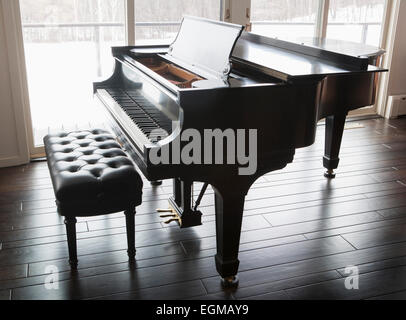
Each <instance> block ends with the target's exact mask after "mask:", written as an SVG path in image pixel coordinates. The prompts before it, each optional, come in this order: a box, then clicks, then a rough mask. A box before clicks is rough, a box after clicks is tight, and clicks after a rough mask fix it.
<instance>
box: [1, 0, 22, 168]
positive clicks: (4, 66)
mask: <svg viewBox="0 0 406 320" xmlns="http://www.w3.org/2000/svg"><path fill="white" fill-rule="evenodd" d="M11 2H14V1H10V2H9V3H11ZM4 4H5V1H4V0H1V1H0V167H7V166H15V165H19V164H23V163H26V162H28V161H29V151H28V146H27V139H26V130H25V124H24V112H23V106H22V103H21V101H22V99H21V97H18V95H19V92H20V91H19V83H18V82H16V80H18V72H19V70H16V68H13V66H15V65H16V64H15V62H16V61H15V60H16V56H15V55H14V56H11V53H12V52H15V48H13V47H12V44H13V41H14V40H15V39H13V38H14V37H13V33H11V34H6V30H8V26H7V23H9V22H10V21H11V20H13V17H10V16H8V17H7V16H6V12H5V11H6V10H5V9H7V8H5V5H4ZM6 6H7V3H6Z"/></svg>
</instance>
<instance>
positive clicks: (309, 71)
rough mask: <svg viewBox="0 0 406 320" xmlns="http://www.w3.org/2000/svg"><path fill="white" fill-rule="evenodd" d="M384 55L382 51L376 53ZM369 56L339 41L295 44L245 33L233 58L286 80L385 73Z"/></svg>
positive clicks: (235, 60) (237, 45)
mask: <svg viewBox="0 0 406 320" xmlns="http://www.w3.org/2000/svg"><path fill="white" fill-rule="evenodd" d="M376 54H381V52H376ZM369 60H370V59H369V56H368V55H366V54H365V52H363V53H362V54H361V55H356V54H354V50H353V49H351V48H348V47H347V48H346V49H343V48H342V47H341V48H339V44H338V42H336V43H334V44H332V43H324V44H320V43H318V44H315V43H314V42H313V43H311V44H310V43H305V42H301V43H294V42H288V41H283V40H279V39H274V38H268V37H264V36H260V35H257V34H253V33H248V32H244V33H243V35H242V36H241V37H240V38H239V40H238V42H237V44H236V46H235V49H234V51H233V55H232V61H234V62H236V63H244V64H247V65H250V66H251V67H253V68H255V69H258V70H259V71H261V72H263V73H266V74H268V75H271V76H273V77H276V78H278V79H282V80H285V81H288V80H295V79H300V78H308V77H316V78H319V77H322V76H328V75H342V74H352V73H363V72H382V71H385V70H384V69H380V68H377V67H375V66H371V65H369Z"/></svg>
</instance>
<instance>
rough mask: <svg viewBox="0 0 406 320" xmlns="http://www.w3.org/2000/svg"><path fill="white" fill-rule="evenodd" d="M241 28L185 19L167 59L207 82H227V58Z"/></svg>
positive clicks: (204, 20)
mask: <svg viewBox="0 0 406 320" xmlns="http://www.w3.org/2000/svg"><path fill="white" fill-rule="evenodd" d="M243 28H244V27H243V26H240V25H236V24H231V23H226V22H219V21H215V20H208V19H203V18H197V17H190V16H185V17H184V18H183V20H182V24H181V27H180V30H179V33H178V35H177V37H176V39H175V41H174V42H173V43H172V45H171V46H170V47H169V51H168V53H167V54H164V55H162V57H164V58H165V59H166V60H169V61H170V62H173V63H175V64H177V65H179V66H181V67H184V68H186V69H187V70H190V71H192V72H194V73H197V74H199V75H201V76H203V77H205V78H207V79H227V78H228V75H229V73H230V71H231V65H230V57H231V53H232V51H233V49H234V46H235V44H236V42H237V40H238V38H239V37H240V35H241V32H242V30H243Z"/></svg>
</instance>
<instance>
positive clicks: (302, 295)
mask: <svg viewBox="0 0 406 320" xmlns="http://www.w3.org/2000/svg"><path fill="white" fill-rule="evenodd" d="M404 290H406V267H399V268H392V269H386V270H382V271H376V272H370V273H367V274H362V275H360V276H359V289H358V290H348V289H346V287H345V279H337V280H331V281H326V282H323V283H319V284H314V285H309V286H304V287H298V288H293V289H288V290H286V291H285V292H286V293H287V294H288V295H289V296H290V297H291V298H292V299H306V300H308V299H318V300H320V299H368V298H370V297H375V296H380V295H385V294H389V293H393V292H396V291H404Z"/></svg>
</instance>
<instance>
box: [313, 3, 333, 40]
mask: <svg viewBox="0 0 406 320" xmlns="http://www.w3.org/2000/svg"><path fill="white" fill-rule="evenodd" d="M319 1H320V4H319V12H318V15H317V21H316V29H315V34H314V36H315V37H316V38H321V39H325V38H326V35H327V24H328V11H329V9H330V0H319Z"/></svg>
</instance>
